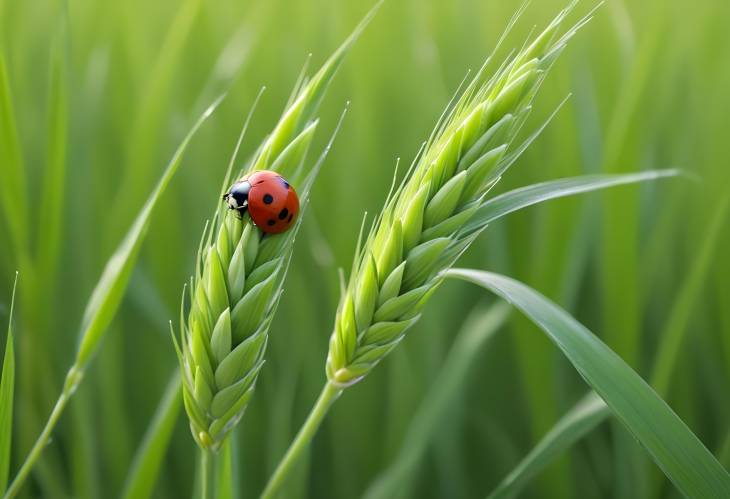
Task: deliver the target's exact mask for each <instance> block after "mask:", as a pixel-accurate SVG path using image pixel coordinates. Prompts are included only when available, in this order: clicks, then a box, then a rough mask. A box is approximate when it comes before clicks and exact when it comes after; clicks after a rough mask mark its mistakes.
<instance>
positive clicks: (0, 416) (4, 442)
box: [0, 272, 18, 494]
mask: <svg viewBox="0 0 730 499" xmlns="http://www.w3.org/2000/svg"><path fill="white" fill-rule="evenodd" d="M17 286H18V273H17V272H16V273H15V284H13V295H12V298H11V300H10V315H9V316H8V337H7V339H6V340H5V355H4V356H3V367H2V368H3V370H2V376H0V494H3V493H4V492H5V487H6V486H7V485H8V472H9V471H10V444H11V441H12V438H13V392H14V391H15V347H14V345H13V309H14V308H15V289H16V288H17Z"/></svg>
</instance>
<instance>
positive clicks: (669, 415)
mask: <svg viewBox="0 0 730 499" xmlns="http://www.w3.org/2000/svg"><path fill="white" fill-rule="evenodd" d="M448 275H449V276H450V277H455V278H459V279H464V280H466V281H469V282H472V283H474V284H477V285H479V286H482V287H484V288H485V289H488V290H490V291H493V292H494V293H497V294H498V295H499V296H501V297H502V298H504V299H505V300H507V301H509V302H510V303H512V304H513V305H514V306H516V307H517V308H519V309H520V310H522V312H524V313H525V314H526V315H527V316H528V317H529V318H530V319H531V320H532V321H534V322H535V323H536V324H537V325H538V326H540V328H541V329H542V330H543V331H544V332H545V333H546V334H547V335H548V337H549V338H550V340H551V341H553V342H554V343H555V345H556V346H557V347H558V348H560V350H561V351H562V352H563V354H564V355H565V356H566V357H567V358H568V360H570V362H571V363H572V364H573V366H574V367H575V368H576V369H577V370H578V372H579V373H580V375H581V376H582V377H583V378H584V379H585V380H586V382H587V383H588V384H589V385H590V386H591V388H593V389H594V390H595V391H596V393H597V394H598V395H599V396H600V397H601V398H602V399H603V400H604V401H605V402H606V405H608V407H610V408H611V411H612V412H613V414H614V415H615V416H616V418H617V419H618V420H619V421H621V423H623V424H624V426H626V428H627V429H628V430H629V431H630V432H631V434H632V435H633V436H634V437H635V438H636V439H637V440H638V441H639V443H641V445H642V446H643V447H644V448H645V449H646V450H647V452H648V453H649V454H650V455H651V457H652V459H654V461H655V462H656V464H657V465H658V466H659V467H660V468H661V469H662V471H664V473H665V474H666V475H667V477H668V478H669V479H670V480H672V482H674V485H676V486H677V488H678V489H679V490H680V491H681V492H682V493H683V494H684V495H685V496H687V497H706V498H711V497H725V496H727V495H728V494H730V474H729V473H728V472H727V471H726V470H725V469H724V468H723V467H722V465H721V464H720V463H719V462H718V461H717V459H715V457H714V456H713V455H712V454H711V453H710V452H709V451H708V450H707V448H706V447H705V446H704V445H703V444H702V442H700V440H699V439H698V438H697V437H696V436H695V435H694V433H692V431H691V430H690V429H689V428H688V427H687V425H686V424H685V423H684V422H682V420H681V419H679V417H678V416H677V415H676V414H675V413H674V411H672V409H671V408H670V407H669V406H668V405H667V404H666V402H664V400H662V399H661V398H660V397H659V396H658V395H657V394H656V392H655V391H654V390H652V389H651V387H650V386H649V385H648V384H647V383H646V382H645V381H644V380H642V379H641V378H640V377H639V376H638V375H637V374H636V372H634V371H633V370H632V369H631V368H630V367H629V366H628V365H627V364H626V363H625V362H624V361H623V360H621V358H620V357H619V356H618V355H616V354H615V353H614V352H613V351H611V349H609V348H608V347H607V346H606V345H605V344H604V343H603V342H601V341H600V340H599V339H598V338H597V337H596V336H594V335H593V334H592V333H591V332H590V331H589V330H588V329H586V328H585V327H584V326H583V325H582V324H580V323H579V322H578V321H576V320H575V319H573V318H572V317H571V316H570V315H569V314H568V313H566V312H565V311H564V310H562V309H561V308H560V307H558V306H557V305H555V304H554V303H552V302H551V301H550V300H548V299H547V298H545V297H544V296H542V295H541V294H539V293H538V292H536V291H534V290H532V289H531V288H529V287H528V286H525V285H524V284H522V283H520V282H519V281H515V280H514V279H511V278H508V277H504V276H501V275H499V274H494V273H491V272H483V271H476V270H468V269H467V270H464V269H454V270H450V271H449V272H448Z"/></svg>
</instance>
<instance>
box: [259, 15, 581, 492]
mask: <svg viewBox="0 0 730 499" xmlns="http://www.w3.org/2000/svg"><path fill="white" fill-rule="evenodd" d="M574 5H575V2H573V3H571V4H570V5H569V6H568V7H567V8H566V9H564V10H563V11H561V12H560V13H559V14H558V15H557V16H556V18H555V19H554V20H553V21H552V22H551V23H550V24H549V25H548V27H547V28H546V29H545V30H544V31H543V32H542V33H540V34H539V35H537V36H536V37H535V38H533V39H532V40H531V41H530V42H529V43H526V44H525V46H524V47H523V48H522V49H521V50H519V51H518V52H517V53H516V54H513V55H512V56H511V57H508V58H507V60H506V61H504V63H503V64H502V65H501V66H500V67H499V68H498V69H497V71H496V73H495V74H494V76H493V77H492V78H490V79H485V77H484V73H485V68H486V67H487V64H488V63H489V59H487V61H486V62H485V64H484V65H483V66H482V68H481V70H480V71H479V72H478V74H477V75H476V77H475V78H474V79H473V80H472V81H471V83H470V84H469V85H467V87H466V89H465V90H464V91H463V92H462V93H461V94H460V96H459V97H458V98H455V99H454V101H453V102H452V103H451V104H450V105H449V107H448V108H447V110H446V111H445V112H444V115H443V116H442V118H441V119H440V120H439V122H438V124H437V126H436V128H435V129H434V131H433V133H432V134H431V137H430V138H429V140H428V141H427V142H426V143H425V144H424V146H423V147H422V148H421V151H420V153H419V154H418V156H417V157H416V159H415V160H414V162H413V164H412V166H411V168H410V170H409V171H408V173H407V174H406V176H405V178H404V180H403V182H402V183H401V184H400V185H399V186H398V187H397V188H393V189H391V191H392V192H391V193H390V195H389V196H388V200H387V201H386V204H385V207H384V208H383V211H382V213H381V214H380V216H379V217H378V218H377V219H376V220H375V222H374V223H373V226H372V228H371V230H370V231H369V233H368V235H367V237H366V238H365V241H364V243H362V241H359V242H358V245H357V247H358V251H357V254H356V255H355V259H354V263H353V269H352V272H351V276H350V281H349V284H348V285H347V286H345V285H344V284H343V292H342V298H341V300H340V304H339V305H338V310H337V315H336V317H335V325H334V330H333V332H332V335H331V337H330V342H329V353H328V355H327V363H326V373H327V380H328V381H327V383H325V386H324V388H323V390H322V393H321V394H320V396H319V398H318V400H317V402H316V403H315V405H314V407H313V408H312V410H311V412H310V414H309V416H308V417H307V420H306V421H305V423H304V425H303V426H302V428H301V429H300V431H299V433H298V434H297V436H296V437H295V438H294V441H293V442H292V444H291V446H290V447H289V449H288V450H287V452H286V454H285V455H284V457H283V459H282V460H281V462H280V463H279V465H278V466H277V468H276V470H275V471H274V474H273V475H272V476H271V478H270V479H269V482H268V484H267V485H266V488H265V489H264V492H263V494H262V496H261V497H262V499H271V498H273V497H275V496H276V494H277V493H278V492H279V490H280V489H281V487H282V485H283V483H284V481H285V480H286V477H287V476H288V474H289V472H290V471H291V469H292V468H293V466H294V463H295V462H296V461H297V459H298V457H299V456H300V455H301V454H302V452H304V450H305V449H306V447H307V446H308V444H309V442H310V441H311V439H312V438H313V437H314V435H315V433H316V431H317V429H318V427H319V425H320V424H321V422H322V420H323V419H324V416H325V415H326V414H327V412H328V411H329V408H330V407H331V405H332V404H333V403H334V401H335V400H336V399H337V398H338V397H339V396H340V394H341V393H342V391H343V390H344V389H345V388H346V387H348V386H351V385H352V384H354V383H357V382H358V381H359V380H361V379H362V378H363V377H364V376H366V375H367V374H368V373H369V372H370V371H371V370H372V369H373V368H374V367H375V366H376V365H377V364H378V363H379V362H380V361H381V360H383V358H385V356H386V355H387V354H388V353H389V352H391V351H392V350H393V349H394V348H395V347H396V346H397V345H398V343H400V342H401V341H402V340H403V338H404V336H405V333H406V331H407V330H408V328H409V327H411V326H412V325H413V324H414V323H415V322H416V321H418V318H419V317H420V313H421V310H422V309H423V307H424V305H425V304H426V302H427V300H428V298H429V297H430V296H431V294H433V292H434V291H435V290H436V288H437V287H438V286H439V284H440V283H441V281H442V277H441V275H442V272H443V271H444V270H446V269H448V268H449V267H451V266H452V265H453V263H454V262H455V261H456V260H457V259H458V257H459V256H460V255H461V254H462V253H463V252H464V251H465V250H466V249H467V248H468V247H469V245H470V244H471V243H472V242H473V241H474V240H475V239H476V237H477V236H478V235H479V233H480V232H481V230H483V228H484V227H485V225H484V224H480V223H471V224H467V222H469V221H470V219H472V217H473V216H474V215H475V214H476V212H477V210H478V209H479V208H480V207H481V206H482V205H483V203H484V201H485V197H486V195H487V193H488V192H489V190H490V189H491V188H492V187H493V186H494V184H495V183H496V182H497V181H498V180H499V179H500V177H501V175H502V174H503V173H504V172H505V171H506V170H507V169H508V168H509V167H510V166H511V165H512V164H513V163H514V161H515V160H516V159H517V158H518V157H519V156H520V155H521V154H522V152H524V150H525V149H526V148H527V146H529V144H530V143H531V142H532V141H533V140H534V139H535V138H536V137H537V135H538V134H539V133H540V131H541V130H542V128H544V126H545V125H546V124H547V123H545V125H543V127H541V128H539V129H538V130H536V131H535V132H534V133H533V134H532V135H531V136H529V137H528V138H527V139H526V140H525V141H524V142H522V143H520V144H518V145H515V144H514V142H515V137H516V136H517V134H518V132H519V131H520V129H521V127H522V125H523V124H524V122H525V120H526V119H527V116H528V115H529V113H530V109H531V104H532V101H533V99H534V97H535V94H536V93H537V90H538V89H539V87H540V84H541V83H542V81H543V80H544V78H545V76H546V74H547V71H548V69H549V68H550V66H551V65H552V64H553V62H554V61H555V59H556V58H557V57H558V55H559V54H560V53H561V52H562V50H563V48H564V47H565V45H566V43H567V42H568V40H569V39H570V38H571V37H572V36H573V35H574V34H575V33H576V31H577V30H578V29H579V28H580V27H581V26H583V25H584V24H585V23H586V22H588V20H589V19H590V17H591V14H589V15H587V16H586V17H584V18H583V19H582V20H581V21H579V22H578V23H577V24H576V25H574V26H573V27H572V28H570V29H569V30H568V31H567V32H566V33H565V34H563V35H562V36H560V35H559V34H558V31H559V29H560V25H561V24H562V22H563V21H564V20H565V18H566V16H567V15H568V13H569V12H570V11H571V10H572V8H573V6H574ZM523 9H524V6H523V8H522V9H520V11H518V12H517V14H515V16H514V17H513V19H512V20H511V21H510V23H509V25H508V28H507V30H506V31H505V35H506V34H507V32H509V30H510V28H511V27H512V25H513V24H514V23H515V22H516V20H517V18H518V17H519V14H520V13H521V12H522V10H523ZM503 40H504V36H503V37H502V39H501V40H500V44H501V42H502V41H503ZM498 46H499V44H498ZM495 50H496V49H495ZM548 121H549V120H548ZM393 185H394V186H395V181H394V182H393ZM361 239H362V237H361Z"/></svg>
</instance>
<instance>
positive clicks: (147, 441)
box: [122, 369, 182, 499]
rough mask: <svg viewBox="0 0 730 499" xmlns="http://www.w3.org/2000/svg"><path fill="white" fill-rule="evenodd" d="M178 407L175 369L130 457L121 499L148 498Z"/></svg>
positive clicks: (180, 397) (180, 404)
mask: <svg viewBox="0 0 730 499" xmlns="http://www.w3.org/2000/svg"><path fill="white" fill-rule="evenodd" d="M181 406H182V386H181V384H180V372H179V370H178V369H175V372H174V373H173V375H172V378H171V379H170V381H169V382H168V384H167V388H166V389H165V394H164V395H163V396H162V400H161V401H160V405H159V406H158V407H157V410H156V411H155V415H154V417H153V418H152V422H151V423H150V425H149V427H148V428H147V432H146V433H145V436H144V440H142V444H141V445H140V446H139V449H138V450H137V454H136V455H135V456H134V461H133V462H132V466H131V468H130V472H129V475H128V476H127V481H126V483H125V485H124V492H123V493H122V497H123V498H125V499H144V498H146V497H152V492H153V491H154V488H155V483H156V482H157V478H158V476H159V474H160V467H161V465H162V461H163V459H164V458H165V453H166V452H167V448H168V446H169V444H170V438H171V437H172V431H173V430H174V429H175V423H177V419H178V416H179V414H180V407H181Z"/></svg>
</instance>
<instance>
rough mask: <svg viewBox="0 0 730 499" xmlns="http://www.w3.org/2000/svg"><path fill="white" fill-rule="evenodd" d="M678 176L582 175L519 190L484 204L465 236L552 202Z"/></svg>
mask: <svg viewBox="0 0 730 499" xmlns="http://www.w3.org/2000/svg"><path fill="white" fill-rule="evenodd" d="M679 173H680V172H679V171H678V170H650V171H646V172H641V173H630V174H625V175H583V176H580V177H571V178H563V179H559V180H552V181H549V182H543V183H540V184H534V185H528V186H526V187H520V188H518V189H515V190H512V191H509V192H505V193H504V194H501V195H499V196H497V197H495V198H493V199H490V200H489V201H487V202H485V203H484V204H483V205H482V206H481V207H480V208H479V209H478V210H477V212H476V213H475V214H474V216H473V217H472V219H471V220H470V221H469V223H467V225H466V226H465V227H464V229H463V230H464V232H466V233H473V232H477V231H479V230H481V229H483V228H484V227H486V226H487V225H488V224H489V223H490V222H493V221H495V220H497V219H499V218H502V217H503V216H505V215H509V214H510V213H513V212H515V211H518V210H521V209H522V208H527V207H528V206H533V205H536V204H539V203H542V202H544V201H549V200H551V199H557V198H561V197H565V196H572V195H575V194H582V193H585V192H590V191H596V190H599V189H606V188H608V187H615V186H619V185H626V184H634V183H637V182H646V181H649V180H656V179H658V178H664V177H672V176H675V175H678V174H679Z"/></svg>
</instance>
